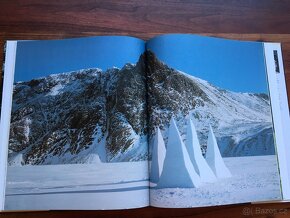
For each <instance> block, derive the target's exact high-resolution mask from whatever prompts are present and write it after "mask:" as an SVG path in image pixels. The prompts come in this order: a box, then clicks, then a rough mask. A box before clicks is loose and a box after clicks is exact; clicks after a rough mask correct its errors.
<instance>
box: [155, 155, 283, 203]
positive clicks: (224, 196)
mask: <svg viewBox="0 0 290 218" xmlns="http://www.w3.org/2000/svg"><path fill="white" fill-rule="evenodd" d="M224 161H225V164H226V166H227V167H228V168H229V170H230V172H231V174H232V177H230V178H225V179H218V181H217V182H215V183H207V184H203V185H202V186H201V187H199V188H164V189H154V188H153V189H151V192H150V203H151V205H153V206H157V207H175V208H178V207H201V206H210V205H223V204H234V203H243V202H253V201H265V200H280V199H281V194H280V180H279V175H278V168H277V161H276V156H274V155H269V156H248V157H231V158H224ZM177 173H178V172H177ZM152 185H153V186H154V184H152Z"/></svg>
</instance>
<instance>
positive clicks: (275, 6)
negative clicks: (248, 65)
mask: <svg viewBox="0 0 290 218" xmlns="http://www.w3.org/2000/svg"><path fill="white" fill-rule="evenodd" d="M164 33H197V34H203V35H210V36H220V37H225V38H231V39H241V40H253V41H274V42H282V50H283V56H284V68H285V73H286V82H287V86H288V87H290V1H286V0H284V1H282V0H281V1H274V0H263V1H262V0H236V1H229V0H217V1H213V0H204V1H202V0H200V1H190V0H170V1H169V0H167V1H166V0H160V1H157V0H156V1H154V0H135V1H113V0H107V1H98V0H94V1H93V0H71V1H65V0H64V1H60V0H50V1H49V0H47V1H39V0H38V1H37V0H22V1H20V0H19V1H15V0H0V63H2V61H3V45H4V41H5V40H8V39H60V38H68V37H80V36H93V35H116V34H117V35H130V36H136V37H140V38H142V39H148V38H150V37H152V36H155V35H158V34H164ZM289 93H290V88H288V96H290V95H289ZM289 131H290V130H289ZM0 217H1V218H2V217H5V218H8V217H10V218H12V217H19V218H20V217H21V218H23V217H31V218H34V217H35V218H36V217H37V218H38V217H47V218H48V217H49V218H56V217H70V218H76V217H88V218H90V217H129V218H130V217H182V218H184V217H206V218H211V217H213V218H219V217H230V218H235V217H267V218H269V217H290V203H275V204H254V205H251V204H239V205H228V206H218V207H203V208H192V209H161V208H153V207H147V208H142V209H133V210H115V211H43V212H17V213H15V212H4V213H0Z"/></svg>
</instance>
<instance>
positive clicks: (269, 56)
mask: <svg viewBox="0 0 290 218" xmlns="http://www.w3.org/2000/svg"><path fill="white" fill-rule="evenodd" d="M275 51H276V54H278V59H276V60H275V57H274V52H275ZM264 54H265V64H266V70H267V77H268V83H269V91H270V100H271V110H272V116H273V123H274V132H275V134H274V140H275V145H276V151H277V158H278V165H279V171H280V182H281V189H282V190H281V192H282V198H283V199H282V200H287V199H290V182H289V181H290V167H288V166H290V159H289V158H287V156H289V153H290V152H289V145H288V144H287V143H289V142H290V134H287V133H286V132H285V130H287V129H288V130H289V129H290V118H289V107H288V98H287V90H286V83H285V75H284V69H283V59H282V52H281V44H280V43H264ZM277 66H278V71H279V72H276V70H277V69H276V68H277ZM287 148H288V149H287ZM287 150H288V151H287Z"/></svg>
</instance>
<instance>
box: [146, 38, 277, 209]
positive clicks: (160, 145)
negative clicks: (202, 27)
mask: <svg viewBox="0 0 290 218" xmlns="http://www.w3.org/2000/svg"><path fill="white" fill-rule="evenodd" d="M147 49H148V51H147V60H148V63H147V64H148V72H147V78H148V80H147V81H148V110H149V113H148V114H149V116H150V117H149V142H150V144H149V148H150V152H149V156H150V203H151V205H153V206H157V207H177V208H178V207H200V206H211V205H223V204H234V203H243V202H252V201H263V200H271V199H272V200H280V199H281V189H280V179H279V171H278V164H277V156H276V152H275V143H274V128H273V122H272V116H271V106H270V98H269V91H268V84H267V75H266V71H265V65H264V56H263V55H264V54H263V44H262V43H258V42H238V41H232V40H225V39H217V38H210V37H201V36H193V35H177V34H174V35H165V36H160V37H157V38H154V39H152V40H150V41H149V42H148V43H147Z"/></svg>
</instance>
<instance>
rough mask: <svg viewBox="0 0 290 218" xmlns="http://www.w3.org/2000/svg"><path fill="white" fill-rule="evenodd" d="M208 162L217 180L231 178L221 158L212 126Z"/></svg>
mask: <svg viewBox="0 0 290 218" xmlns="http://www.w3.org/2000/svg"><path fill="white" fill-rule="evenodd" d="M206 161H207V163H208V165H209V166H210V167H211V169H212V171H213V172H214V173H215V175H216V177H217V178H227V177H231V173H230V171H229V169H228V168H227V167H226V165H225V163H224V160H223V158H222V156H221V153H220V150H219V148H218V145H217V142H216V138H215V136H214V133H213V130H212V127H211V125H210V126H209V133H208V140H207V151H206Z"/></svg>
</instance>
